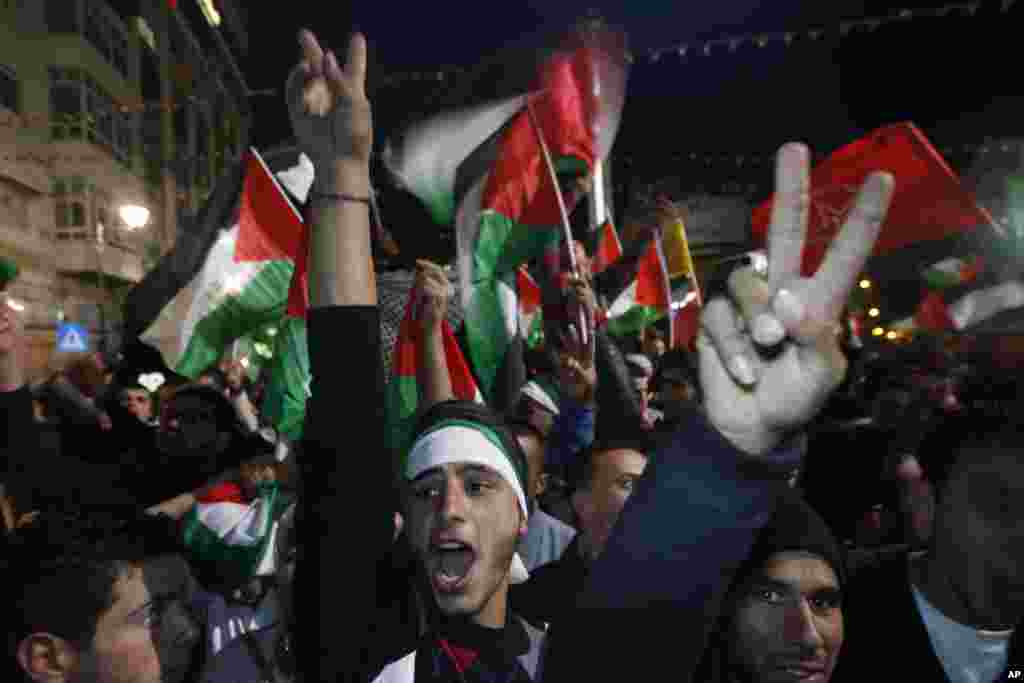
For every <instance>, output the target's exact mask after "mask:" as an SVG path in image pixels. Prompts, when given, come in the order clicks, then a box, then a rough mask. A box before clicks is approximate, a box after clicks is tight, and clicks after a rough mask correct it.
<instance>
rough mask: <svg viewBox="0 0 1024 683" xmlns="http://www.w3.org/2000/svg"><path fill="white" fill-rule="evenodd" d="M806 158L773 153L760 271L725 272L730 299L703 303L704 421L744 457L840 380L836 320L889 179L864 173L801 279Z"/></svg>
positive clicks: (800, 419) (772, 440)
mask: <svg viewBox="0 0 1024 683" xmlns="http://www.w3.org/2000/svg"><path fill="white" fill-rule="evenodd" d="M808 158H809V153H808V151H807V148H806V147H804V146H803V145H798V144H789V145H786V146H784V147H783V148H782V149H781V150H780V151H779V154H778V161H777V166H776V179H775V183H776V194H775V205H774V207H773V209H772V220H771V226H770V227H769V233H768V259H767V261H768V264H767V266H768V267H767V272H766V273H765V272H760V273H759V272H756V271H755V270H754V269H753V268H749V267H748V268H744V269H741V270H737V271H735V272H733V274H732V275H731V276H730V278H729V294H730V296H731V300H730V299H727V298H724V297H718V298H715V299H713V300H711V301H710V302H708V303H707V305H706V306H705V308H704V313H703V315H702V320H701V327H702V329H701V334H700V335H699V336H698V339H697V346H698V350H699V352H700V380H701V385H702V386H703V389H704V395H705V397H706V409H707V414H708V418H709V420H710V421H711V423H712V424H713V425H714V426H715V427H716V428H717V429H718V430H719V431H720V432H721V433H722V434H723V435H724V436H725V437H726V438H727V439H729V440H730V441H731V442H732V443H733V444H734V445H736V446H737V447H738V448H740V449H741V450H743V451H746V452H747V453H750V454H752V455H763V454H766V453H767V452H768V451H770V450H771V449H772V448H774V447H775V446H776V445H778V444H779V443H780V442H781V441H782V440H783V439H784V438H785V437H786V436H787V435H788V434H791V433H792V432H794V431H795V430H797V429H799V428H800V427H802V426H803V425H805V424H806V423H807V422H808V421H809V420H810V419H811V418H813V417H814V416H815V415H816V414H817V413H818V411H819V410H820V409H821V407H822V406H823V405H824V403H825V400H826V399H827V398H828V396H829V394H830V393H831V392H832V391H833V390H834V389H835V388H836V387H837V386H838V385H839V384H840V383H841V382H842V379H843V377H844V375H845V373H846V367H847V363H846V358H845V356H844V355H843V353H842V351H841V350H840V340H839V331H840V329H841V328H840V323H839V316H840V314H841V312H842V310H843V307H844V305H845V303H846V301H847V298H848V296H849V293H850V290H851V288H852V287H853V285H854V282H855V281H856V280H857V278H858V276H859V274H860V272H861V270H862V269H863V267H864V264H865V262H866V261H867V259H868V256H869V255H870V254H871V250H872V249H873V247H874V244H875V240H876V239H877V237H878V232H879V230H880V228H881V225H882V223H883V222H884V219H885V214H886V211H887V210H888V207H889V202H890V200H891V198H892V191H893V185H894V181H893V178H892V176H890V175H889V174H887V173H875V174H873V175H871V176H870V177H869V178H868V179H867V180H866V181H865V183H864V185H863V186H862V187H861V189H860V192H859V194H858V195H857V199H856V202H855V204H854V206H853V209H852V210H851V211H850V213H849V215H848V216H847V219H846V222H845V224H844V225H843V228H842V231H841V232H840V233H839V235H838V236H837V237H836V239H835V241H834V242H833V244H832V245H831V248H830V249H829V252H828V255H827V256H826V258H825V261H824V262H823V263H822V265H821V267H820V268H819V269H818V272H817V273H815V274H814V276H813V277H809V278H804V277H801V275H800V265H801V261H802V257H803V246H804V240H805V237H806V231H807V219H808V210H809V204H810V180H809V174H808V163H809V161H808ZM766 352H767V353H766Z"/></svg>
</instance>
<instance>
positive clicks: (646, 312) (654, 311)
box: [608, 306, 665, 337]
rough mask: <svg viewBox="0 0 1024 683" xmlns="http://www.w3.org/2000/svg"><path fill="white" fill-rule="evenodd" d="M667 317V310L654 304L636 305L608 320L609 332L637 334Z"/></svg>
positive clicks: (620, 335) (619, 334) (613, 333)
mask: <svg viewBox="0 0 1024 683" xmlns="http://www.w3.org/2000/svg"><path fill="white" fill-rule="evenodd" d="M664 317H665V311H663V310H660V309H658V308H656V307H654V306H634V307H633V308H631V309H629V310H628V311H626V312H625V313H623V314H622V315H620V316H618V317H615V318H612V319H610V320H609V321H608V332H609V334H612V335H614V336H616V337H622V336H625V335H628V334H635V333H636V332H639V331H640V330H642V329H644V328H645V327H647V326H648V325H651V324H652V323H655V322H657V321H659V320H661V319H662V318H664Z"/></svg>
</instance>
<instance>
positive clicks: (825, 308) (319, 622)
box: [0, 32, 1024, 683]
mask: <svg viewBox="0 0 1024 683" xmlns="http://www.w3.org/2000/svg"><path fill="white" fill-rule="evenodd" d="M300 43H301V47H302V61H301V63H300V64H299V65H298V66H297V67H296V69H295V70H294V71H293V73H292V75H291V77H290V79H289V81H288V85H287V88H286V90H287V100H288V108H289V114H290V116H291V121H292V125H293V129H294V132H295V135H296V137H297V139H298V141H299V144H300V145H301V146H302V148H303V151H304V152H305V153H306V154H307V155H308V156H309V158H310V159H311V160H312V161H313V164H314V166H315V168H316V180H315V183H314V186H313V189H312V191H311V194H310V198H309V202H308V216H307V223H308V225H309V229H310V235H311V250H310V260H309V261H310V263H309V268H310V270H309V294H310V306H311V307H310V310H309V314H308V320H307V323H308V344H309V355H310V363H311V368H312V377H313V379H312V384H311V396H310V398H309V399H308V402H307V407H306V422H305V426H304V431H303V436H302V439H301V440H300V441H298V442H295V443H288V441H287V440H286V439H284V438H282V437H280V436H279V435H277V434H276V433H275V432H274V430H273V429H272V428H271V427H270V425H268V424H267V423H266V421H265V420H264V418H263V417H262V416H261V415H260V411H259V408H258V406H259V405H260V396H261V392H262V391H263V390H262V387H261V384H260V382H259V381H253V380H250V379H249V378H247V376H246V373H245V369H244V367H243V366H242V365H241V364H240V363H239V362H237V361H236V360H235V359H233V358H232V357H231V356H230V354H229V355H228V357H226V358H225V360H224V362H223V363H221V364H218V366H216V367H213V368H210V369H209V370H207V371H206V372H205V373H203V374H202V375H201V376H200V377H198V378H196V379H194V380H189V379H186V378H183V377H178V376H176V375H175V374H174V373H173V372H172V371H170V370H169V369H168V368H166V367H164V366H163V364H162V360H161V359H160V358H159V354H156V355H155V356H154V353H155V352H148V351H147V350H146V348H145V347H144V346H142V345H141V344H135V345H130V346H129V347H126V348H125V349H124V351H123V353H122V354H121V356H120V357H119V358H116V359H115V358H108V357H104V356H101V355H96V354H93V355H84V356H81V357H76V358H73V359H71V362H69V363H66V364H65V366H64V367H62V368H60V369H59V370H58V371H55V372H53V373H52V374H51V375H50V376H49V377H48V378H46V379H45V381H43V382H39V383H35V384H30V383H28V382H27V374H26V372H27V368H26V361H25V353H24V351H25V341H26V339H25V334H24V331H23V329H22V326H21V321H20V319H19V316H18V314H17V312H16V311H14V310H13V309H12V308H9V307H7V306H3V307H0V423H2V425H0V464H2V465H0V485H2V486H3V489H2V490H0V504H2V512H3V521H4V526H5V530H6V533H5V534H4V540H3V546H2V548H3V550H2V552H0V570H2V576H3V580H2V582H0V584H2V585H3V587H4V597H3V604H4V609H3V615H4V616H3V622H4V625H5V632H6V635H7V638H6V639H5V645H6V651H5V653H4V661H5V666H4V667H3V668H2V669H3V671H4V673H3V676H2V679H3V680H5V681H7V680H10V681H19V680H31V681H58V680H59V681H103V682H108V681H109V682H113V681H125V682H131V683H136V682H137V683H142V682H145V681H163V682H164V683H170V682H176V681H204V682H209V683H221V682H223V683H238V682H240V681H242V682H246V683H248V682H250V681H251V682H256V681H273V682H278V681H363V682H366V683H369V682H371V681H380V682H405V681H409V682H411V681H452V682H462V683H472V682H479V683H491V682H498V681H508V682H511V681H524V682H525V681H533V680H544V681H572V680H586V681H603V680H620V681H621V680H627V679H628V678H629V677H642V678H652V677H655V676H658V677H669V678H672V679H677V680H682V681H689V680H692V681H701V682H703V681H708V682H710V683H776V682H784V681H815V682H818V683H826V682H827V681H834V682H838V683H846V682H848V681H864V680H869V679H876V680H897V679H900V678H910V679H912V680H921V681H950V682H951V683H961V682H962V683H967V682H972V683H973V682H989V681H996V680H1004V679H1007V678H1008V677H1010V676H1012V675H1013V672H1014V671H1016V667H1018V666H1020V667H1024V657H1021V656H1020V653H1019V650H1020V645H1019V642H1018V641H1019V639H1018V638H1017V635H1016V631H1015V627H1016V626H1017V624H1018V622H1019V621H1020V620H1021V617H1022V616H1024V571H1022V561H1024V530H1021V529H1022V527H1021V526H1020V525H1019V524H1018V521H1019V519H1020V516H1021V515H1020V512H1021V511H1022V510H1024V495H1021V494H1022V493H1024V460H1022V459H1021V457H1020V453H1021V450H1020V449H1021V447H1022V446H1024V429H1021V426H1022V425H1021V420H1020V415H1019V412H1018V411H1017V410H1016V403H1015V400H1016V386H1017V384H1016V382H1015V379H1014V378H1013V377H1008V376H1007V375H1006V374H1005V373H1004V374H1003V375H1002V376H999V377H998V378H996V377H994V376H992V375H984V374H981V375H976V376H975V377H974V379H972V380H971V381H967V380H963V381H961V382H960V383H959V384H958V385H957V386H958V389H957V390H958V391H959V394H953V398H952V400H949V399H950V393H949V392H951V391H953V389H952V388H951V387H952V386H953V385H952V384H948V383H947V384H943V385H942V386H943V387H946V389H947V390H948V391H947V392H946V393H941V395H940V396H939V397H938V398H936V396H935V395H934V392H931V391H929V390H925V389H922V387H924V386H925V384H926V383H922V382H918V383H917V384H915V383H914V382H908V383H906V384H905V385H901V386H896V385H894V384H893V383H891V382H890V383H889V384H887V385H886V386H885V387H883V388H882V389H879V390H876V391H874V392H873V394H872V396H874V397H875V399H874V400H872V401H871V403H870V405H867V404H866V402H865V401H864V400H863V397H864V396H866V395H867V394H866V393H865V391H864V387H863V386H860V384H861V383H862V382H861V380H863V378H864V377H865V376H866V374H865V372H864V364H865V362H866V361H865V359H864V358H862V357H859V356H858V355H857V353H856V351H853V350H851V349H850V348H849V346H848V345H847V343H846V342H847V340H846V338H845V337H844V335H843V333H842V326H841V325H840V323H839V321H840V319H841V316H842V313H843V308H844V306H845V302H846V300H847V298H848V295H849V292H850V290H851V288H852V287H853V286H854V284H855V283H856V282H857V280H858V278H859V274H860V272H861V270H862V269H863V266H864V264H865V262H866V260H867V259H868V257H869V255H870V253H871V251H872V247H873V245H874V242H875V239H876V238H877V236H878V232H879V229H880V226H881V224H882V222H883V220H884V217H885V214H886V210H887V207H888V204H889V200H890V198H891V195H892V190H893V184H894V179H893V178H892V177H891V176H889V175H888V174H885V173H878V174H874V175H872V176H870V177H869V178H868V179H867V180H866V181H865V183H864V185H863V187H862V188H861V189H860V192H859V194H858V195H857V199H856V202H855V205H854V207H853V209H852V210H851V212H850V214H849V216H848V218H847V220H846V223H845V225H844V227H843V229H842V231H841V233H840V235H839V236H838V237H837V239H836V240H835V243H834V244H833V246H832V247H831V250H830V251H829V254H828V256H827V258H826V259H825V261H824V263H823V264H822V265H821V267H820V269H819V270H818V272H817V273H815V274H814V275H812V276H810V277H805V276H802V275H801V273H800V261H801V255H802V247H803V244H804V238H805V231H806V226H807V219H808V216H807V213H808V201H807V194H808V185H809V180H808V163H809V154H808V151H807V149H806V148H805V147H804V146H802V145H799V144H788V145H786V146H784V147H783V148H782V149H781V150H780V152H779V155H778V162H777V170H776V197H777V199H776V202H775V207H774V211H773V215H772V221H771V227H770V231H769V236H768V244H767V252H766V253H767V258H766V259H763V260H754V261H749V262H748V261H738V262H736V263H735V264H734V267H733V268H732V269H731V270H730V271H728V272H726V273H723V274H722V277H721V278H720V280H721V282H720V283H719V286H717V287H711V288H709V290H708V292H707V296H706V300H705V303H704V308H703V313H702V318H701V330H700V333H699V335H698V338H697V342H696V349H695V350H694V351H690V350H684V349H679V348H673V349H669V348H666V347H667V344H666V340H665V338H664V337H663V336H662V335H660V334H659V333H657V332H656V331H654V330H653V329H651V330H649V331H647V332H645V333H644V334H643V335H642V337H641V338H639V339H635V340H629V341H627V342H623V341H621V340H620V341H613V340H611V339H610V338H609V336H608V335H607V334H606V333H605V331H604V330H603V329H602V323H601V321H602V319H603V317H604V316H603V311H602V305H603V304H604V303H606V302H604V301H602V297H601V296H600V283H597V282H595V281H594V279H593V278H591V277H589V276H588V275H587V274H586V272H587V271H586V269H584V270H583V271H582V273H583V274H580V273H576V274H574V275H572V276H571V277H569V278H567V282H566V286H565V297H566V299H565V301H566V303H567V305H570V306H574V307H576V308H578V310H579V311H581V313H582V316H581V317H580V318H578V319H577V318H574V317H572V316H567V320H579V321H580V322H579V323H574V324H572V325H568V326H566V327H565V328H564V329H561V330H557V331H554V330H552V331H551V332H552V333H549V334H547V335H546V336H545V339H546V341H545V344H544V346H543V347H542V348H541V349H539V350H534V351H531V352H530V353H527V354H525V364H526V367H527V377H526V378H525V379H524V381H523V382H522V383H521V386H519V387H518V388H517V391H516V393H515V398H514V400H513V401H512V402H511V405H509V406H503V407H502V408H501V409H500V410H499V409H498V408H496V407H494V406H488V405H485V404H483V403H479V402H468V401H460V400H455V398H454V397H455V392H454V391H453V388H452V383H451V377H450V374H449V369H448V367H447V364H446V363H447V360H446V355H445V350H444V339H443V334H442V325H443V321H444V320H445V319H446V313H447V307H448V298H449V296H450V291H451V287H450V286H449V282H448V279H447V275H446V271H445V270H444V269H443V268H442V267H440V266H438V265H436V264H433V263H430V262H426V261H422V262H419V264H418V266H417V269H416V290H417V291H418V292H420V293H421V296H422V297H423V306H422V307H421V309H420V310H421V314H420V316H419V318H418V319H417V325H418V326H419V329H418V333H419V340H420V341H419V345H418V348H417V352H418V353H419V356H420V357H419V359H418V360H419V362H418V368H419V373H420V374H419V376H418V377H417V381H418V392H419V394H418V395H419V405H420V407H421V412H420V415H419V417H418V422H417V425H416V428H415V431H414V436H413V439H412V443H411V445H410V446H409V447H408V448H405V449H403V450H402V451H401V452H397V453H395V452H391V451H390V450H389V448H388V447H387V445H386V444H387V443H388V441H387V438H386V434H385V429H386V424H385V421H386V416H385V412H384V393H385V377H384V371H383V367H382V364H381V357H382V354H381V320H380V311H379V309H378V306H377V292H376V285H375V275H374V271H373V259H372V239H373V231H372V230H371V225H370V215H369V212H370V200H369V198H370V194H371V192H372V190H371V187H370V175H369V164H370V156H371V148H372V140H373V129H372V123H371V121H372V116H371V107H370V103H369V101H368V100H367V98H366V95H365V90H364V84H365V71H366V44H365V40H364V39H363V38H362V37H361V36H359V35H356V36H355V37H353V38H352V40H351V43H350V44H349V46H348V50H347V53H346V54H345V55H344V56H343V59H339V57H338V56H337V55H335V54H334V53H332V52H330V51H326V52H325V51H324V50H323V49H322V48H321V47H320V45H319V43H318V42H317V40H316V38H315V37H314V36H313V35H312V34H311V33H308V32H303V33H302V34H301V35H300ZM895 182H898V178H897V179H895ZM579 256H580V260H581V261H582V260H584V259H585V258H586V253H585V251H583V252H582V253H581V254H580V255H579ZM150 351H152V350H150ZM616 358H618V359H619V360H621V363H618V364H616V363H615V362H613V361H615V360H616ZM615 368H620V369H622V371H623V372H624V373H625V376H624V379H625V383H626V386H627V387H628V390H629V395H630V396H631V397H632V398H631V400H634V401H635V404H636V405H637V406H638V410H636V411H634V412H631V411H630V410H626V409H625V408H624V407H623V405H620V404H618V403H617V402H616V401H618V400H621V397H622V394H621V393H616V392H614V391H608V390H607V388H608V387H609V386H611V385H614V384H615V381H616V380H618V379H623V377H619V378H615V377H611V376H610V375H609V373H612V372H613V371H614V369H615ZM996 379H998V382H996V381H995V380H996ZM996 384H998V388H997V389H993V388H992V387H993V386H995V385H996ZM983 388H987V393H985V394H984V397H981V394H982V393H983V392H982V389H983ZM958 397H959V398H958ZM993 397H994V398H993ZM990 399H991V400H990ZM851 404H852V405H853V408H851ZM837 406H839V407H840V408H841V409H842V410H845V411H846V412H848V413H849V412H850V411H851V410H852V411H853V413H856V412H857V408H858V407H859V408H861V409H862V413H861V414H862V415H863V416H864V419H863V420H860V421H858V420H856V419H845V418H844V420H843V421H842V424H843V426H842V427H836V426H835V425H834V424H833V425H832V427H833V428H832V429H831V431H829V430H822V429H819V427H820V426H821V425H822V424H823V421H825V420H826V418H829V419H830V418H831V416H833V415H834V414H836V410H837ZM842 410H840V412H842ZM851 414H852V413H851ZM847 417H848V416H847ZM864 422H866V423H868V424H869V425H870V429H869V432H870V436H869V437H863V439H862V437H859V436H857V435H858V434H861V432H859V431H856V430H857V427H858V425H862V424H863V423H864ZM868 444H871V445H868ZM876 448H877V449H878V450H877V452H880V453H882V456H881V458H880V461H879V462H880V465H879V468H878V471H877V472H876V474H877V478H878V479H880V480H882V479H885V480H886V481H888V482H889V483H890V485H891V486H890V489H891V490H892V491H893V492H894V494H893V500H895V501H896V502H895V503H894V504H892V505H890V506H889V507H887V508H886V509H885V510H884V512H885V514H886V515H888V516H887V517H886V519H887V520H890V521H889V526H888V527H887V531H886V532H885V533H883V530H882V526H883V524H882V522H881V519H882V512H883V511H879V510H878V509H875V508H874V506H875V504H876V503H877V502H878V501H876V500H874V499H868V500H865V501H863V502H864V504H865V507H864V509H863V512H864V513H865V514H864V518H863V519H862V520H860V523H859V525H857V526H856V528H855V529H854V530H853V532H851V533H846V531H845V530H843V531H842V532H839V533H837V528H836V526H837V524H836V522H835V521H834V517H833V515H832V511H831V509H830V508H829V506H828V504H827V503H828V501H829V499H830V498H834V497H835V496H839V495H840V494H841V491H840V490H839V489H841V488H842V487H843V486H844V482H843V481H842V480H837V479H836V478H835V477H832V478H830V477H829V472H830V471H833V470H834V471H844V468H845V467H847V466H848V465H849V463H851V462H856V461H858V460H863V459H864V458H865V454H866V453H868V451H872V452H876V451H875V450H874V449H876ZM815 465H818V467H817V470H816V469H815ZM830 487H831V488H830ZM820 501H824V504H822V503H821V502H820ZM892 520H895V521H892ZM218 525H220V526H218ZM904 672H905V673H904Z"/></svg>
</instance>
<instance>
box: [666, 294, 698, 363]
mask: <svg viewBox="0 0 1024 683" xmlns="http://www.w3.org/2000/svg"><path fill="white" fill-rule="evenodd" d="M699 330H700V306H698V305H697V302H696V301H691V302H690V303H688V304H687V305H685V306H683V307H682V308H681V309H679V310H678V311H673V312H672V341H673V343H674V345H675V347H676V348H680V347H681V348H684V349H686V350H688V351H692V352H694V353H696V351H697V332H698V331H699Z"/></svg>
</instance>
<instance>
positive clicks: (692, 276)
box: [668, 202, 704, 308]
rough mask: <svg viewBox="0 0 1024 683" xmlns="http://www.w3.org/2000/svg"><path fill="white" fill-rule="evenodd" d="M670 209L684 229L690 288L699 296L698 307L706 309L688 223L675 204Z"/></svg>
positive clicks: (671, 204) (669, 204)
mask: <svg viewBox="0 0 1024 683" xmlns="http://www.w3.org/2000/svg"><path fill="white" fill-rule="evenodd" d="M668 206H669V209H670V210H671V211H672V215H673V216H674V217H675V219H676V222H677V223H678V224H679V226H680V228H681V229H682V235H683V258H684V259H686V270H687V271H689V278H688V279H689V280H690V286H691V287H693V291H694V292H695V293H696V294H697V306H699V307H701V308H703V307H704V297H703V296H701V293H700V283H699V282H698V281H697V269H696V268H694V266H693V256H691V255H690V240H689V239H688V238H687V237H686V223H684V222H683V217H682V216H681V215H680V214H679V208H678V207H677V206H676V205H675V203H674V202H668Z"/></svg>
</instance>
